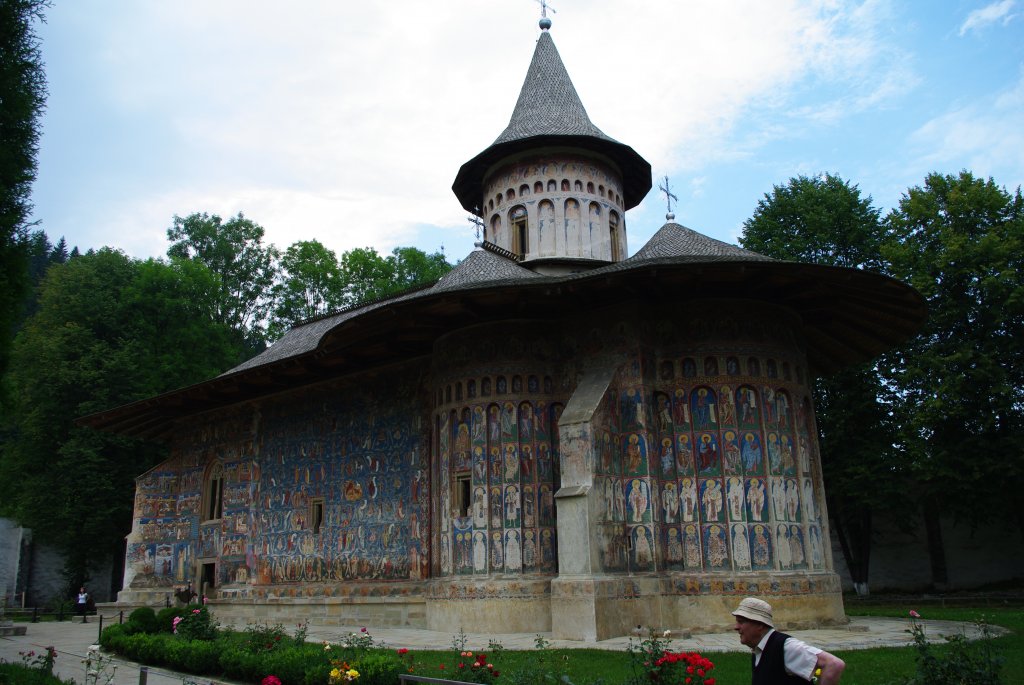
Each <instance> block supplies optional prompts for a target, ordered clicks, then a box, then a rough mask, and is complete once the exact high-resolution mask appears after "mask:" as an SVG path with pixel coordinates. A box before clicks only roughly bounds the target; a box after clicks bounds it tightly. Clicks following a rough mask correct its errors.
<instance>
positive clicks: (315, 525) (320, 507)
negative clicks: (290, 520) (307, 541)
mask: <svg viewBox="0 0 1024 685" xmlns="http://www.w3.org/2000/svg"><path fill="white" fill-rule="evenodd" d="M323 525H324V500H323V498H322V497H316V498H314V499H312V500H310V501H309V527H310V529H311V530H312V531H313V535H319V534H320V528H321V527H322V526H323Z"/></svg>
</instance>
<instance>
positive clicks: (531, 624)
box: [82, 19, 926, 641]
mask: <svg viewBox="0 0 1024 685" xmlns="http://www.w3.org/2000/svg"><path fill="white" fill-rule="evenodd" d="M549 27H550V22H549V21H548V20H547V19H544V20H542V22H541V33H540V37H539V39H538V41H537V46H536V51H535V52H534V55H533V60H532V62H531V63H530V65H529V69H528V71H527V75H526V80H525V82H524V83H523V86H522V90H521V92H520V95H519V100H518V102H517V104H516V106H515V110H514V111H513V113H512V118H511V121H510V122H509V124H508V126H507V127H506V128H505V130H504V131H503V132H502V133H501V134H500V135H499V136H498V137H497V139H496V140H495V141H494V142H493V143H492V144H491V145H490V146H488V147H487V148H486V149H484V150H483V151H482V152H481V153H480V154H478V155H477V156H476V157H474V158H473V159H471V160H469V161H468V162H466V163H465V164H464V165H463V166H462V168H461V169H460V170H459V171H458V174H457V175H456V177H455V182H454V185H453V190H454V192H455V195H456V197H457V198H458V201H459V202H460V203H461V205H462V207H464V208H465V209H466V210H468V211H470V212H472V213H473V214H475V215H477V216H478V217H480V219H481V220H482V221H483V229H484V230H483V241H482V242H481V243H480V244H479V246H478V247H477V248H476V249H475V250H474V251H473V252H471V253H470V254H469V255H468V256H467V257H466V258H465V259H463V260H462V261H461V262H460V263H459V264H458V265H457V266H456V267H455V268H454V269H453V270H452V271H451V272H450V273H449V274H447V275H446V276H445V277H443V278H442V279H441V280H439V281H438V282H437V283H434V284H433V285H430V286H428V287H424V288H421V289H418V290H415V291H410V292H405V293H402V294H400V295H397V296H394V297H390V298H387V299H382V300H378V301H373V302H369V303H366V304H363V305H361V306H357V307H353V308H349V309H346V310H342V311H339V312H335V313H332V314H329V315H325V316H322V317H319V318H317V319H315V320H311V321H308V322H305V323H303V324H301V325H298V326H296V327H295V328H294V329H292V330H291V331H290V332H288V333H287V334H286V335H285V336H284V337H283V338H281V340H279V341H278V342H277V343H275V344H274V345H272V346H271V347H270V348H268V349H267V350H266V351H265V352H263V353H262V354H260V355H258V356H257V357H255V358H253V359H250V360H249V361H247V362H245V363H244V364H242V365H240V366H238V367H236V368H234V369H231V370H230V371H228V372H226V373H224V374H222V375H221V376H218V377H216V378H214V379H212V380H209V381H207V382H204V383H200V384H197V385H194V386H191V387H186V388H182V389H180V390H176V391H173V392H169V393H166V394H164V395H160V396H158V397H154V398H150V399H147V400H144V401H140V402H136V403H134V404H131V405H126V406H123V407H119V408H115V409H112V410H110V411H107V412H102V413H99V414H94V415H92V416H89V417H86V418H85V419H83V420H82V422H83V423H85V424H86V425H90V426H93V427H94V428H97V429H100V430H106V431H111V432H115V433H119V434H123V435H130V436H136V437H143V438H149V439H152V440H158V441H162V442H164V443H166V444H167V446H168V448H169V456H168V458H167V460H166V461H165V462H163V463H162V464H160V465H159V466H157V467H156V468H154V469H152V470H151V471H149V472H148V473H145V474H143V475H141V476H140V477H139V478H138V481H137V486H136V493H135V513H134V522H133V528H132V531H131V534H130V535H129V537H128V545H127V558H126V559H125V576H124V589H123V590H122V591H121V593H120V596H119V598H120V600H121V601H122V602H128V603H132V602H134V603H138V602H150V603H152V602H156V601H160V602H162V601H163V599H164V597H165V596H166V595H167V594H168V593H170V592H172V591H173V590H174V589H175V588H181V587H183V586H184V585H185V584H186V583H188V582H192V584H193V587H195V588H197V589H202V591H203V593H204V594H205V595H206V596H207V597H208V598H209V604H210V606H211V609H212V610H213V612H214V614H215V615H216V616H218V617H219V618H221V620H238V621H241V622H245V621H246V620H256V619H264V620H270V621H281V622H288V621H297V620H302V619H308V620H310V621H311V622H313V623H329V624H343V625H367V626H373V625H389V626H410V627H421V628H429V629H434V630H448V631H455V630H457V629H459V628H461V629H463V630H465V631H466V632H494V633H508V632H527V633H536V632H548V631H550V632H551V635H552V636H553V637H555V638H563V639H574V640H582V641H593V640H601V639H605V638H609V637H613V636H619V635H624V634H628V633H630V631H631V630H632V629H634V628H635V627H636V626H637V625H640V626H644V627H645V628H646V627H652V628H656V629H658V630H663V629H672V630H687V629H690V630H692V629H714V628H721V627H725V626H729V625H731V623H732V621H731V617H730V615H729V612H730V611H731V610H732V608H733V607H734V606H735V604H736V602H737V601H738V598H740V597H743V596H746V595H758V596H761V597H764V598H765V599H767V600H769V601H771V602H772V603H773V604H775V605H776V607H777V615H778V619H779V621H780V623H781V624H782V625H794V624H826V623H836V622H842V621H844V620H845V617H844V613H843V604H842V596H841V592H840V583H839V578H838V576H837V575H836V573H835V571H834V569H833V561H832V556H831V550H830V544H829V528H828V515H827V512H826V509H825V493H824V490H823V483H822V472H821V459H822V455H821V454H820V453H819V450H818V441H817V429H816V427H815V417H814V406H813V402H812V396H811V387H812V382H813V379H814V378H815V377H816V376H817V375H821V374H828V373H830V372H833V371H835V370H838V369H841V368H843V367H846V366H848V365H852V364H856V363H859V362H863V361H866V360H869V359H871V358H873V357H875V356H877V355H878V354H880V353H882V352H884V351H885V350H887V349H889V348H891V347H893V346H895V345H896V344H898V343H900V342H901V341H903V340H905V339H907V338H908V337H910V336H912V335H913V334H914V333H915V332H916V331H917V330H918V328H919V327H920V326H921V324H922V323H923V321H924V318H925V316H926V312H925V305H924V301H923V299H922V298H921V296H920V295H919V294H918V293H917V292H916V291H914V290H913V289H912V288H910V287H908V286H906V285H904V284H902V283H900V282H897V281H894V280H892V279H890V278H888V277H885V276H881V275H878V274H874V273H868V272H865V271H860V270H854V269H845V268H838V267H830V266H822V265H815V264H801V263H793V262H784V261H778V260H775V259H770V258H768V257H765V256H763V255H760V254H756V253H754V252H750V251H748V250H744V249H741V248H739V247H736V246H733V245H729V244H726V243H723V242H720V241H717V240H714V239H711V238H709V237H706V236H704V235H701V234H700V233H697V232H695V231H693V230H691V229H689V228H686V227H684V226H681V225H679V224H678V223H675V222H674V221H673V217H672V215H671V214H670V215H668V222H667V223H666V224H665V225H664V226H662V227H661V229H660V230H658V231H657V232H656V233H655V235H654V236H653V237H652V238H651V239H650V241H648V243H647V244H646V245H644V246H643V247H641V248H640V249H639V250H638V251H637V252H636V253H635V254H633V255H632V256H628V250H627V245H626V212H627V211H628V210H629V209H631V208H632V207H635V206H636V205H637V204H639V203H640V201H641V200H642V199H643V198H644V196H645V195H646V194H647V193H648V192H649V190H650V189H651V167H650V165H649V164H648V163H647V162H646V161H645V160H644V159H643V157H641V156H640V155H639V154H638V153H637V152H636V151H634V150H633V149H632V148H631V147H629V146H628V145H625V144H623V143H620V142H618V141H616V140H614V139H612V138H610V137H609V136H607V135H606V134H605V133H603V132H602V131H601V130H600V129H598V128H597V127H596V126H595V125H594V124H593V123H592V122H591V121H590V118H589V117H588V115H587V112H586V110H585V109H584V107H583V104H582V103H581V101H580V98H579V96H578V95H577V93H576V90H575V88H574V87H573V84H572V82H571V80H570V79H569V75H568V73H567V72H566V69H565V67H564V65H563V63H562V60H561V58H560V56H559V54H558V51H557V50H556V48H555V44H554V41H553V40H552V37H551V35H550V33H549V32H548V28H549ZM826 458H827V455H826Z"/></svg>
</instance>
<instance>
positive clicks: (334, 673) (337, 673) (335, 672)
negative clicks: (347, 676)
mask: <svg viewBox="0 0 1024 685" xmlns="http://www.w3.org/2000/svg"><path fill="white" fill-rule="evenodd" d="M331 677H332V678H340V677H341V671H339V670H338V669H336V668H332V669H331Z"/></svg>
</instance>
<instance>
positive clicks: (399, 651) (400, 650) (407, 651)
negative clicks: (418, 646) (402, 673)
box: [398, 647, 409, 654]
mask: <svg viewBox="0 0 1024 685" xmlns="http://www.w3.org/2000/svg"><path fill="white" fill-rule="evenodd" d="M398 653H399V654H408V653H409V650H408V649H406V648H405V647H402V648H401V649H399V650H398Z"/></svg>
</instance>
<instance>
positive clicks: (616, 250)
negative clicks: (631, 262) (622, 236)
mask: <svg viewBox="0 0 1024 685" xmlns="http://www.w3.org/2000/svg"><path fill="white" fill-rule="evenodd" d="M608 239H609V240H610V241H611V246H612V261H613V262H618V261H620V260H621V259H622V249H621V248H620V247H619V214H618V212H609V213H608Z"/></svg>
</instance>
